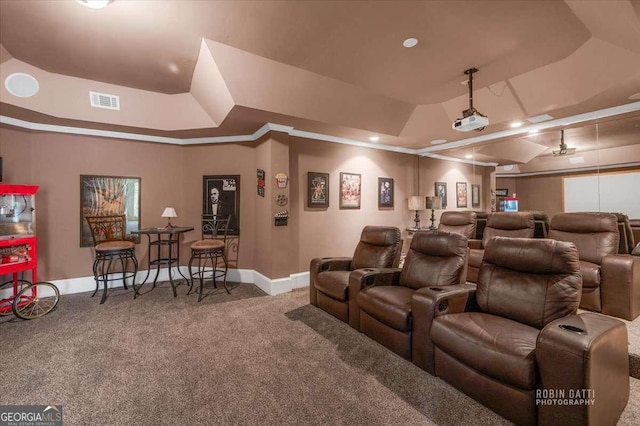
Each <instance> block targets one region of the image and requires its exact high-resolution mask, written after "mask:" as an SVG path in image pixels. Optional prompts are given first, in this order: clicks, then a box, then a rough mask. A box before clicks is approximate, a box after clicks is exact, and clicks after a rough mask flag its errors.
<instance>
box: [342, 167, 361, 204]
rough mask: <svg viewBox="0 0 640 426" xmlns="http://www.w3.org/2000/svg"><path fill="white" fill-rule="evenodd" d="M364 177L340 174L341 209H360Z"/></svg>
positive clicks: (354, 174)
mask: <svg viewBox="0 0 640 426" xmlns="http://www.w3.org/2000/svg"><path fill="white" fill-rule="evenodd" d="M361 184H362V176H361V175H359V174H356V173H343V172H340V208H341V209H359V208H360V189H361Z"/></svg>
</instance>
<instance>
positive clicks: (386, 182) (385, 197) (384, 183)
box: [378, 178, 393, 208]
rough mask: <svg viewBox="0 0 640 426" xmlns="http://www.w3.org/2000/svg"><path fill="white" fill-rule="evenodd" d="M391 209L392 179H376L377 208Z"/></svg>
mask: <svg viewBox="0 0 640 426" xmlns="http://www.w3.org/2000/svg"><path fill="white" fill-rule="evenodd" d="M381 207H393V179H391V178H378V208H381Z"/></svg>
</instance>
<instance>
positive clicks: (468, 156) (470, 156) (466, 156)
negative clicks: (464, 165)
mask: <svg viewBox="0 0 640 426" xmlns="http://www.w3.org/2000/svg"><path fill="white" fill-rule="evenodd" d="M464 158H473V155H471V154H467V155H465V156H464Z"/></svg>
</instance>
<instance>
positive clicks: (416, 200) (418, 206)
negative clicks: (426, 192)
mask: <svg viewBox="0 0 640 426" xmlns="http://www.w3.org/2000/svg"><path fill="white" fill-rule="evenodd" d="M424 202H425V200H424V197H421V196H419V195H414V196H412V197H409V203H408V204H409V210H424V209H425V204H424Z"/></svg>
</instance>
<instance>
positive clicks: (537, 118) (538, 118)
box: [527, 114, 553, 123]
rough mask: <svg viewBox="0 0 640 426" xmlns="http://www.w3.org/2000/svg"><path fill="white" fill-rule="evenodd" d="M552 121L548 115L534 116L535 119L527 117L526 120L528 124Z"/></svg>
mask: <svg viewBox="0 0 640 426" xmlns="http://www.w3.org/2000/svg"><path fill="white" fill-rule="evenodd" d="M552 119H553V117H552V116H550V115H549V114H542V115H536V116H535V117H529V118H527V121H528V122H529V123H541V122H543V121H548V120H552Z"/></svg>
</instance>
